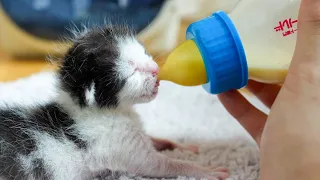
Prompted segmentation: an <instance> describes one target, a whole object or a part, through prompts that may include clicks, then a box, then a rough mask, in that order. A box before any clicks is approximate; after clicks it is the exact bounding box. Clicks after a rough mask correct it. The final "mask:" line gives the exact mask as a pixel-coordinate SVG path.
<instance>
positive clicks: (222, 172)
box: [195, 167, 229, 180]
mask: <svg viewBox="0 0 320 180" xmlns="http://www.w3.org/2000/svg"><path fill="white" fill-rule="evenodd" d="M228 172H229V170H228V169H227V168H222V167H218V168H217V167H210V168H206V169H205V171H204V173H203V172H199V174H196V175H195V178H196V179H197V180H225V179H227V178H228V177H229V173H228Z"/></svg>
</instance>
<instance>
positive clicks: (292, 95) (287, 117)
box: [219, 0, 320, 180]
mask: <svg viewBox="0 0 320 180" xmlns="http://www.w3.org/2000/svg"><path fill="white" fill-rule="evenodd" d="M250 86H251V85H248V87H250ZM264 86H265V87H268V86H269V85H264ZM269 92H270V94H268V95H267V97H268V98H266V99H265V100H263V101H266V102H267V104H269V107H271V106H270V105H271V104H272V107H271V111H270V114H269V116H268V117H266V116H265V115H263V113H261V112H259V111H256V110H255V109H254V108H253V107H251V106H250V104H249V105H248V103H247V102H246V101H245V100H244V99H242V98H241V96H240V97H238V96H239V94H237V93H236V92H228V93H225V94H221V95H219V97H220V99H221V100H222V102H223V103H224V105H225V106H226V107H227V108H228V111H229V112H230V113H231V114H232V115H233V116H234V117H236V119H238V120H239V122H240V123H241V124H242V125H243V126H244V127H245V128H246V129H247V130H248V132H249V133H250V134H251V135H252V136H253V137H254V138H255V139H256V140H257V142H259V145H260V165H261V166H260V169H261V171H260V172H261V174H260V179H261V180H265V179H266V180H269V179H275V180H278V179H279V180H282V179H290V180H298V179H308V180H313V179H314V180H318V179H319V177H320V171H319V170H318V169H319V167H320V153H319V150H320V140H319V139H320V121H319V117H320V0H302V1H301V6H300V11H299V18H298V34H297V42H296V48H295V52H294V55H293V59H292V62H291V65H290V68H289V71H288V74H287V77H286V80H285V82H284V84H283V86H282V88H281V89H280V91H278V92H279V93H272V92H273V91H269ZM275 92H276V91H275ZM277 94H278V95H277ZM275 97H276V98H275ZM235 99H237V100H236V101H240V102H236V101H235ZM268 99H269V100H268ZM274 99H275V100H274ZM272 102H273V103H272ZM233 103H234V104H238V106H235V105H232V104H233ZM241 106H244V107H241ZM232 108H235V109H232ZM245 109H248V110H245ZM261 132H262V133H261Z"/></svg>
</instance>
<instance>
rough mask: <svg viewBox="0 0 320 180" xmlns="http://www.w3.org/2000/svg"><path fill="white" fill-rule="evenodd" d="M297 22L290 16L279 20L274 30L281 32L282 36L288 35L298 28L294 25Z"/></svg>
mask: <svg viewBox="0 0 320 180" xmlns="http://www.w3.org/2000/svg"><path fill="white" fill-rule="evenodd" d="M297 22H298V20H292V18H289V19H285V20H283V21H279V24H278V26H276V27H275V28H274V30H275V31H276V32H282V36H283V37H286V36H289V35H291V34H294V33H295V32H296V31H298V29H297V28H295V27H294V25H295V24H297Z"/></svg>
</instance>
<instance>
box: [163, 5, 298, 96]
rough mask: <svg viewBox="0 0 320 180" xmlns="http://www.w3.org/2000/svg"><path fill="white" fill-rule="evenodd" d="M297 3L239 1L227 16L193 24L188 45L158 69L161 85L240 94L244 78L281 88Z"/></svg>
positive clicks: (294, 32)
mask: <svg viewBox="0 0 320 180" xmlns="http://www.w3.org/2000/svg"><path fill="white" fill-rule="evenodd" d="M300 3H301V0H243V1H240V2H239V3H238V4H237V5H236V7H235V8H234V10H233V11H232V12H231V13H230V14H228V15H227V14H226V13H224V12H223V11H218V12H215V13H213V15H212V16H209V17H207V18H204V19H201V20H199V21H196V22H194V23H192V24H191V25H190V26H189V27H188V29H187V34H186V37H187V41H185V42H184V43H182V44H181V45H180V46H178V47H177V48H176V49H175V50H174V51H173V52H172V53H171V54H170V56H169V57H168V59H167V61H166V63H164V65H163V67H161V68H160V80H168V81H172V82H175V83H177V84H180V85H184V86H194V85H203V87H204V88H205V90H207V91H208V92H209V93H212V94H218V93H221V92H225V91H228V90H231V89H240V88H242V87H244V86H245V85H246V84H247V82H248V79H253V80H256V81H260V82H264V83H279V84H280V83H282V82H283V81H284V79H285V77H286V74H287V70H288V67H289V65H290V62H291V60H292V56H293V53H294V49H295V43H296V38H297V31H298V27H297V24H298V12H299V7H300ZM188 54H189V55H188ZM190 54H192V55H190ZM181 57H183V58H181ZM186 67H187V69H186ZM199 76H201V78H199Z"/></svg>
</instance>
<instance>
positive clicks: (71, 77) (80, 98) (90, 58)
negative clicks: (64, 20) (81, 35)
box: [59, 44, 97, 106]
mask: <svg viewBox="0 0 320 180" xmlns="http://www.w3.org/2000/svg"><path fill="white" fill-rule="evenodd" d="M96 67H97V66H96V59H95V55H94V54H93V53H90V52H86V48H85V47H83V45H81V44H76V45H75V46H73V47H72V48H71V49H70V50H69V51H68V52H67V54H66V56H65V57H64V59H63V61H62V62H61V65H60V70H59V77H60V82H61V88H62V89H63V90H64V91H66V92H68V93H69V94H70V95H71V97H72V98H73V99H74V100H75V101H76V102H77V103H79V104H80V106H86V105H87V102H86V97H85V92H86V90H87V89H88V88H90V87H91V86H92V84H93V82H94V78H95V68H96Z"/></svg>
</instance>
